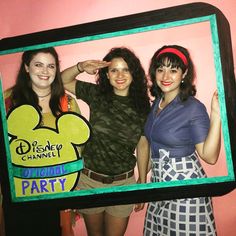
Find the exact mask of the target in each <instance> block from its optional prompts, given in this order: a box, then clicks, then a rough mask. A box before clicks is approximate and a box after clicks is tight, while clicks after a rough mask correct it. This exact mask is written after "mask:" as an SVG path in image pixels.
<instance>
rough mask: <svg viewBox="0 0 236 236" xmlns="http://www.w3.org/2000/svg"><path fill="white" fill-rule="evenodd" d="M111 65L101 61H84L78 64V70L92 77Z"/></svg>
mask: <svg viewBox="0 0 236 236" xmlns="http://www.w3.org/2000/svg"><path fill="white" fill-rule="evenodd" d="M109 65H110V62H107V61H100V60H87V61H82V62H79V63H78V64H77V67H78V70H80V71H81V72H83V71H85V72H86V73H88V74H90V75H94V74H96V73H97V71H98V70H99V69H101V68H104V67H107V66H109Z"/></svg>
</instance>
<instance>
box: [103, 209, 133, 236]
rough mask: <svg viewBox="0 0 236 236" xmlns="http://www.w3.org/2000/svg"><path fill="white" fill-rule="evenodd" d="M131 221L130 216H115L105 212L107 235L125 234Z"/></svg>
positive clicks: (118, 235)
mask: <svg viewBox="0 0 236 236" xmlns="http://www.w3.org/2000/svg"><path fill="white" fill-rule="evenodd" d="M128 222H129V217H115V216H112V215H110V214H108V213H105V230H106V231H105V232H106V234H105V235H106V236H124V234H125V231H126V229H127V226H128Z"/></svg>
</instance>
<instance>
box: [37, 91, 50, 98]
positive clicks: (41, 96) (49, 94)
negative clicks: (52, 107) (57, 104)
mask: <svg viewBox="0 0 236 236" xmlns="http://www.w3.org/2000/svg"><path fill="white" fill-rule="evenodd" d="M50 94H51V91H50V92H49V93H48V94H46V95H43V96H39V95H38V97H39V98H45V97H47V96H48V95H50Z"/></svg>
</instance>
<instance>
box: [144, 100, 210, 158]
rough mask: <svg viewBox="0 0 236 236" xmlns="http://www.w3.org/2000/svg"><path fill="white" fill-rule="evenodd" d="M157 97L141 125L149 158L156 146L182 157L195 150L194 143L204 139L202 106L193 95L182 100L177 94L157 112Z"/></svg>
mask: <svg viewBox="0 0 236 236" xmlns="http://www.w3.org/2000/svg"><path fill="white" fill-rule="evenodd" d="M159 102H160V99H156V101H155V102H154V104H153V106H152V110H151V112H150V114H149V116H148V118H147V121H146V124H145V136H146V137H147V139H148V140H149V142H150V145H151V150H152V157H153V158H158V157H159V149H165V150H167V151H169V156H170V157H183V156H188V155H191V154H192V153H193V152H195V145H196V144H198V143H201V142H204V141H205V139H206V137H207V134H208V130H209V126H210V121H209V116H208V113H207V111H206V107H205V106H204V104H202V103H201V102H200V101H199V100H197V99H196V98H194V97H189V98H188V99H187V100H186V101H184V102H182V101H181V100H180V98H179V96H177V97H176V98H175V99H174V100H173V101H172V102H171V103H169V104H168V105H167V106H166V107H165V108H164V109H163V110H161V111H160V112H159V113H158V114H157V109H158V104H159Z"/></svg>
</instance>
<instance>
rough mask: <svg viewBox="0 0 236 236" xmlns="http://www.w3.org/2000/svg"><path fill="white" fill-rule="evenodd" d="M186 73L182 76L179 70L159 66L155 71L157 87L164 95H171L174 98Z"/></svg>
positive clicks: (169, 66)
mask: <svg viewBox="0 0 236 236" xmlns="http://www.w3.org/2000/svg"><path fill="white" fill-rule="evenodd" d="M166 64H167V63H166ZM186 73H187V71H186V72H185V73H184V74H183V71H182V69H181V68H173V67H171V65H168V66H165V65H163V66H160V67H158V68H157V69H156V82H157V85H158V87H159V88H160V89H161V90H162V92H163V93H164V94H165V95H167V94H171V95H172V96H173V97H174V96H176V95H177V94H178V93H179V92H180V84H181V81H182V80H183V79H184V77H185V75H186Z"/></svg>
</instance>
